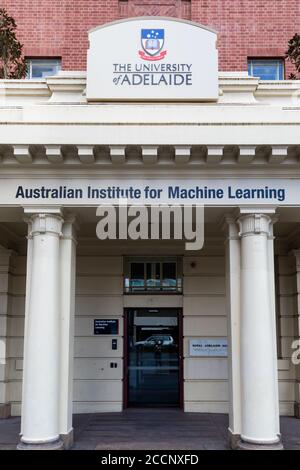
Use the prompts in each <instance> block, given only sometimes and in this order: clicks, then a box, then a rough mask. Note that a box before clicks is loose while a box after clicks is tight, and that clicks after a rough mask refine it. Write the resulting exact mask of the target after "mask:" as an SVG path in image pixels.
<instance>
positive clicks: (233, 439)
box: [228, 429, 241, 450]
mask: <svg viewBox="0 0 300 470" xmlns="http://www.w3.org/2000/svg"><path fill="white" fill-rule="evenodd" d="M240 440H241V435H240V434H233V432H232V431H231V429H228V444H229V447H230V449H232V450H236V449H237V448H238V444H239V442H240Z"/></svg>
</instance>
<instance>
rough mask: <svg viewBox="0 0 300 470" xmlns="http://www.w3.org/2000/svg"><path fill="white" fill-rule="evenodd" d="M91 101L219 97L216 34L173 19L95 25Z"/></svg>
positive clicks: (90, 54)
mask: <svg viewBox="0 0 300 470" xmlns="http://www.w3.org/2000/svg"><path fill="white" fill-rule="evenodd" d="M89 40H90V49H89V51H88V67H87V99H88V100H89V101H123V100H124V101H125V100H126V101H130V100H132V101H134V100H140V101H155V100H157V101H180V100H183V101H189V100H192V101H215V100H217V99H218V53H217V49H216V42H217V33H216V32H215V31H212V30H210V29H208V28H205V27H203V26H200V25H197V24H195V23H191V22H189V21H183V20H178V19H172V18H161V17H143V18H130V19H128V20H121V21H117V22H114V23H110V24H108V25H104V26H102V27H99V28H96V29H94V30H92V31H91V32H90V34H89Z"/></svg>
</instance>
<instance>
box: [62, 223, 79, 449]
mask: <svg viewBox="0 0 300 470" xmlns="http://www.w3.org/2000/svg"><path fill="white" fill-rule="evenodd" d="M76 229H77V224H76V221H75V217H73V216H69V217H67V218H66V219H65V223H64V224H63V228H62V232H63V234H62V238H61V241H60V250H61V251H60V276H61V279H62V280H63V281H62V282H63V288H62V289H61V295H60V307H61V309H60V311H61V317H60V334H61V347H60V351H61V361H60V402H59V433H60V436H61V438H62V440H63V442H64V448H65V449H69V448H70V447H72V444H73V426H72V411H73V360H74V316H75V276H76Z"/></svg>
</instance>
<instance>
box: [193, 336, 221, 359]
mask: <svg viewBox="0 0 300 470" xmlns="http://www.w3.org/2000/svg"><path fill="white" fill-rule="evenodd" d="M190 356H200V357H209V356H216V357H227V356H228V352H227V339H226V338H200V339H190Z"/></svg>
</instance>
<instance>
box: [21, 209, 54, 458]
mask: <svg viewBox="0 0 300 470" xmlns="http://www.w3.org/2000/svg"><path fill="white" fill-rule="evenodd" d="M25 213H27V215H28V216H29V221H30V227H31V233H30V234H29V239H30V243H29V248H30V250H29V252H28V256H30V257H31V259H30V261H29V262H28V263H27V268H28V272H27V276H28V280H29V286H28V288H27V289H26V294H27V296H28V298H27V300H26V312H25V316H26V322H25V347H24V367H23V392H22V436H21V442H20V444H19V445H18V448H19V449H61V448H62V447H63V444H62V441H61V439H60V436H59V398H60V395H59V394H60V392H59V388H60V387H59V385H60V384H59V381H60V295H59V292H60V237H61V231H62V223H63V219H62V216H61V212H60V209H59V208H53V209H51V208H49V209H46V208H44V209H43V210H42V209H30V210H25Z"/></svg>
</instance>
